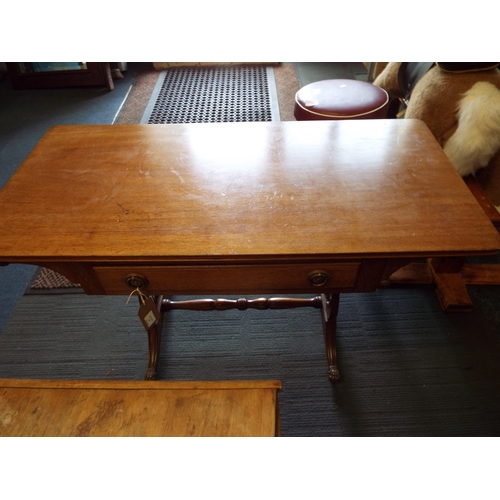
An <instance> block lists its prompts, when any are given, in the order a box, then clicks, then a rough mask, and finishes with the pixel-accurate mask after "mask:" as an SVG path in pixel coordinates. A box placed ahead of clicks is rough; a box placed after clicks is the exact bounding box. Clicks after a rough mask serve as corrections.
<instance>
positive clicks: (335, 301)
mask: <svg viewBox="0 0 500 500" xmlns="http://www.w3.org/2000/svg"><path fill="white" fill-rule="evenodd" d="M321 299H322V305H323V307H322V318H323V332H324V334H325V345H326V355H327V358H328V378H329V379H330V381H331V382H336V381H338V380H340V373H339V369H338V367H337V338H336V337H337V314H338V312H339V301H340V294H338V293H329V294H327V295H326V294H322V295H321Z"/></svg>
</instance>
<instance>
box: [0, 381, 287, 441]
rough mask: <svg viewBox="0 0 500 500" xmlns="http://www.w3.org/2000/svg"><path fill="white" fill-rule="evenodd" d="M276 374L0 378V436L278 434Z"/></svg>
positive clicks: (250, 435)
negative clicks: (196, 378)
mask: <svg viewBox="0 0 500 500" xmlns="http://www.w3.org/2000/svg"><path fill="white" fill-rule="evenodd" d="M280 390H281V382H279V381H276V380H260V381H259V380H256V381H228V382H226V381H221V382H165V381H153V382H150V381H148V382H141V381H119V380H108V381H88V380H8V379H3V380H2V379H0V436H45V437H55V436H63V437H70V436H80V437H86V436H94V437H96V436H100V437H104V436H116V437H125V436H129V437H131V436H140V437H166V436H172V437H173V436H179V437H189V436H198V437H200V436H217V437H223V436H224V437H226V436H227V437H229V436H232V437H266V436H267V437H272V436H277V435H279V409H278V392H279V391H280Z"/></svg>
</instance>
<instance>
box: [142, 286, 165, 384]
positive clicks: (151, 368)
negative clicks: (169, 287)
mask: <svg viewBox="0 0 500 500" xmlns="http://www.w3.org/2000/svg"><path fill="white" fill-rule="evenodd" d="M154 300H155V304H156V307H157V309H158V312H159V313H160V319H159V320H158V321H157V322H156V323H155V324H153V325H152V326H151V328H150V329H149V331H148V345H149V362H148V369H147V371H146V378H145V380H156V376H157V373H158V360H159V355H160V346H161V333H162V328H163V313H162V311H161V305H162V302H163V295H158V296H156V297H154Z"/></svg>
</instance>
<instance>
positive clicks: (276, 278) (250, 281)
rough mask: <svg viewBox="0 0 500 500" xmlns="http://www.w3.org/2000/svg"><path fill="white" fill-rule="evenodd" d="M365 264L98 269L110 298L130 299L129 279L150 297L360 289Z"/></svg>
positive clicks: (97, 273) (98, 274) (98, 275)
mask: <svg viewBox="0 0 500 500" xmlns="http://www.w3.org/2000/svg"><path fill="white" fill-rule="evenodd" d="M360 266H361V264H360V262H343V263H336V264H317V265H314V264H313V265H311V264H277V265H273V264H264V265H224V266H222V265H214V266H203V265H200V266H95V267H94V272H95V274H96V275H97V277H98V279H99V281H100V282H101V284H102V286H103V288H104V290H105V291H106V293H107V294H110V295H118V294H129V293H130V292H131V290H132V289H133V288H134V286H135V285H133V284H131V285H129V284H127V278H130V277H133V276H137V277H142V278H145V280H146V281H147V291H148V292H149V293H150V294H154V295H158V294H166V295H169V294H170V295H173V294H180V295H190V294H194V295H195V294H207V293H208V294H210V293H226V294H227V293H229V294H239V293H316V292H321V293H322V292H323V291H329V290H330V291H331V290H339V291H341V290H349V289H352V288H354V287H355V286H356V281H357V279H358V274H359V269H360Z"/></svg>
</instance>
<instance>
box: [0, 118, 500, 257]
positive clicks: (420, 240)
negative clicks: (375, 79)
mask: <svg viewBox="0 0 500 500" xmlns="http://www.w3.org/2000/svg"><path fill="white" fill-rule="evenodd" d="M0 210H1V213H2V218H1V221H0V231H1V233H2V239H1V241H0V260H1V261H4V262H5V261H8V262H16V261H17V262H48V261H51V260H52V261H59V262H61V261H67V262H85V261H91V262H94V263H95V262H113V261H118V262H126V261H128V262H134V261H141V262H152V261H162V262H163V261H166V260H170V261H175V260H190V259H193V260H199V259H208V260H210V261H211V262H214V261H216V260H225V261H242V260H245V259H246V260H247V261H248V260H250V261H256V260H259V259H264V260H265V259H270V258H273V259H275V258H283V259H287V258H297V257H304V258H311V257H325V256H327V257H329V258H330V257H332V258H348V257H353V256H369V257H380V256H402V255H403V256H413V257H418V256H427V257H428V256H433V255H461V254H486V253H494V252H495V251H496V250H497V249H499V248H500V237H499V235H498V234H497V233H496V231H494V230H493V228H492V226H491V223H490V221H489V220H488V219H487V217H486V216H485V214H484V213H483V211H482V210H481V208H480V207H479V205H478V204H477V202H476V201H475V199H474V197H473V196H472V195H471V193H470V192H469V190H468V189H467V187H466V186H465V184H464V182H463V181H462V179H461V178H460V177H459V176H458V174H457V173H456V171H455V170H454V168H453V167H452V165H451V163H450V162H449V160H448V159H447V157H446V156H445V154H444V153H443V151H442V149H441V148H440V147H439V145H438V144H437V142H436V141H435V140H434V138H433V137H432V135H431V134H430V132H429V130H428V129H427V127H426V126H425V125H424V124H423V123H422V122H420V121H415V120H367V121H345V122H335V121H325V122H271V123H236V124H235V123H216V124H189V125H113V126H110V125H62V126H57V127H54V128H53V129H51V130H49V132H48V133H47V134H46V135H45V136H44V137H43V138H42V140H41V141H40V143H39V144H38V145H37V146H36V147H35V149H34V150H33V152H32V153H31V154H30V155H29V156H28V158H27V159H26V161H25V162H24V163H23V165H22V166H21V167H20V168H19V169H18V171H17V172H16V174H14V176H13V177H12V179H11V180H10V182H8V183H7V185H6V186H5V187H4V188H3V189H2V191H1V192H0Z"/></svg>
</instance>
